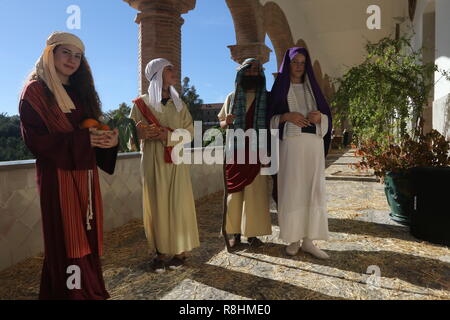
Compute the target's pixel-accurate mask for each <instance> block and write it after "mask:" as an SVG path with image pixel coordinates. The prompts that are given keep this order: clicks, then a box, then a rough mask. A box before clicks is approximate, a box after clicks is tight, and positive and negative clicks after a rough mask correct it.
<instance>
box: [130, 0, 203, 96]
mask: <svg viewBox="0 0 450 320" xmlns="http://www.w3.org/2000/svg"><path fill="white" fill-rule="evenodd" d="M124 1H125V2H127V3H128V4H129V5H130V6H131V7H133V8H135V9H137V10H138V11H139V12H138V14H137V16H136V20H135V22H136V23H137V24H138V25H139V54H138V55H139V56H138V59H139V92H140V93H141V94H143V93H145V92H146V91H147V88H148V81H147V79H146V78H145V67H146V65H147V63H148V62H150V61H151V60H152V59H156V58H165V59H167V60H169V61H170V62H172V64H173V65H174V69H175V72H176V75H177V79H178V81H177V84H176V85H175V87H176V89H177V90H178V91H179V92H180V91H181V26H182V25H183V23H184V20H183V18H181V14H184V13H187V12H188V11H190V10H192V9H194V7H195V0H124Z"/></svg>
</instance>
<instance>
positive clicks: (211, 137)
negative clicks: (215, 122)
mask: <svg viewBox="0 0 450 320" xmlns="http://www.w3.org/2000/svg"><path fill="white" fill-rule="evenodd" d="M210 129H217V130H219V131H220V132H221V134H222V142H223V143H225V138H226V130H225V129H222V128H221V127H220V126H214V127H212V128H210ZM215 140H216V136H214V135H211V136H210V137H209V139H208V140H206V141H203V147H207V146H209V145H210V144H213V143H214V141H215Z"/></svg>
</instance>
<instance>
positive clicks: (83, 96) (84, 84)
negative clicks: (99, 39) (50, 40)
mask: <svg viewBox="0 0 450 320" xmlns="http://www.w3.org/2000/svg"><path fill="white" fill-rule="evenodd" d="M58 47H59V46H57V47H55V49H54V50H53V52H55V51H56V49H58ZM28 79H29V80H37V81H40V82H41V83H42V84H43V85H44V87H45V89H46V90H45V91H46V94H47V100H48V102H49V106H51V107H53V106H56V105H57V103H56V99H55V96H54V94H53V93H52V92H51V91H50V89H49V88H48V87H47V85H46V84H45V82H44V81H43V80H42V79H41V78H40V77H39V76H38V74H37V73H36V71H33V72H32V73H31V74H30V76H29V77H28ZM69 81H70V86H71V88H72V89H73V90H74V92H75V95H76V97H77V103H80V104H82V105H83V106H84V109H85V110H86V117H87V118H94V119H97V120H99V119H100V117H101V116H102V110H101V105H102V104H101V101H100V98H99V96H98V93H97V90H95V86H94V78H93V77H92V72H91V68H90V67H89V64H88V62H87V60H86V58H85V56H84V55H83V56H82V57H81V61H80V66H79V67H78V70H77V71H76V72H75V73H74V74H72V75H71V76H70V77H69ZM74 103H75V101H74Z"/></svg>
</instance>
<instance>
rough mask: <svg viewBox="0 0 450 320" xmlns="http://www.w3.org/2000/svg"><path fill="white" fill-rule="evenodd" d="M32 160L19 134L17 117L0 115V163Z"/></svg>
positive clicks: (18, 119)
mask: <svg viewBox="0 0 450 320" xmlns="http://www.w3.org/2000/svg"><path fill="white" fill-rule="evenodd" d="M27 159H34V156H33V154H31V152H30V151H29V150H28V148H27V147H26V145H25V143H24V141H23V140H22V137H21V134H20V118H19V116H17V115H15V116H8V115H7V114H5V113H0V161H16V160H27Z"/></svg>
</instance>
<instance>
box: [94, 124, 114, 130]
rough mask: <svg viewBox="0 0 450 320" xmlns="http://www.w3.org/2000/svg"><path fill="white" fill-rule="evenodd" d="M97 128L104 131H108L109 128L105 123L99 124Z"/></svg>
mask: <svg viewBox="0 0 450 320" xmlns="http://www.w3.org/2000/svg"><path fill="white" fill-rule="evenodd" d="M97 129H98V130H105V131H110V130H111V128H110V127H109V126H108V125H107V124H101V123H100V126H98V127H97Z"/></svg>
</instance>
